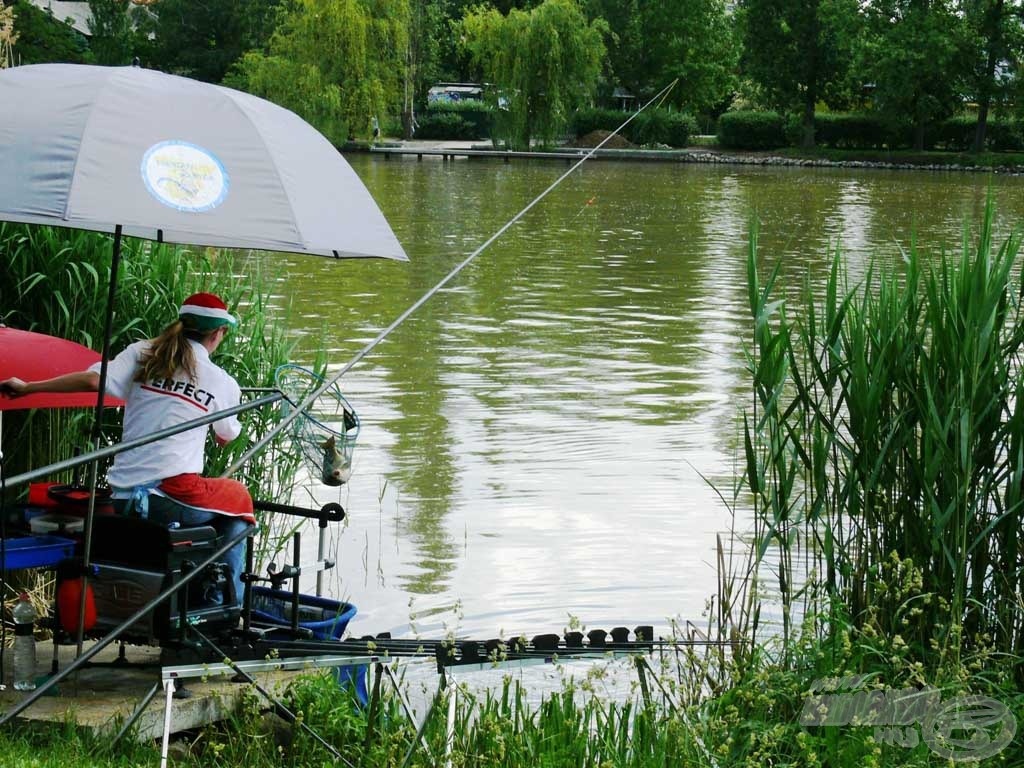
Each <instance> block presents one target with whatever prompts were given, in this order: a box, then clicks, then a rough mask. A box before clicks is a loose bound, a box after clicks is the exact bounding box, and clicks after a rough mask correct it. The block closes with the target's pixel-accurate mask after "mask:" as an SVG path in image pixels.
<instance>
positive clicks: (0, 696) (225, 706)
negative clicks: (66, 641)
mask: <svg viewBox="0 0 1024 768" xmlns="http://www.w3.org/2000/svg"><path fill="white" fill-rule="evenodd" d="M86 648H88V644H87V645H86ZM75 650H76V649H75V646H74V645H67V646H59V658H58V664H59V665H60V666H59V668H64V667H65V666H67V665H69V664H70V663H71V661H72V660H73V659H74V655H75ZM36 651H37V652H36V657H37V659H38V665H37V671H38V676H39V677H43V676H45V675H47V674H49V672H50V668H51V663H52V658H53V644H52V643H50V642H40V643H38V644H37V648H36ZM12 654H13V651H12V649H11V648H7V649H6V651H5V657H4V661H5V666H6V667H7V668H8V669H9V668H10V665H11V664H12ZM117 655H118V650H117V647H116V644H114V645H111V646H108V647H107V648H105V649H103V650H102V651H100V652H99V653H98V654H97V655H96V657H95V658H94V659H93V661H94V662H97V663H96V664H87V665H86V666H85V667H84V668H83V669H81V670H80V671H78V672H75V673H72V674H71V675H70V676H69V677H68V679H67V680H64V681H62V682H61V683H59V684H58V685H57V692H56V693H55V694H54V695H52V696H51V695H44V696H42V697H41V698H40V699H39V700H38V701H36V702H35V703H34V704H32V706H30V707H29V708H28V709H26V710H25V711H24V712H22V713H21V714H20V715H19V716H18V718H16V720H17V719H20V720H22V721H24V722H39V723H58V724H63V723H68V722H73V723H75V724H77V725H78V726H79V727H82V728H88V729H91V730H93V731H95V732H97V733H102V734H109V735H114V734H116V733H117V732H118V731H119V729H120V727H121V723H122V722H124V721H125V720H126V719H127V718H128V717H129V716H130V715H131V714H132V712H134V711H135V709H136V707H137V706H138V705H139V704H140V702H142V700H143V699H144V698H145V697H146V694H147V693H149V692H150V691H151V689H152V688H153V686H154V685H157V686H159V685H160V681H161V668H160V666H159V660H160V649H159V648H155V647H150V646H131V645H130V646H126V654H125V657H126V660H127V661H128V662H129V663H128V664H123V665H114V666H109V664H110V662H114V661H115V660H116V659H117ZM143 665H147V666H143ZM296 674H298V673H297V672H280V671H275V672H260V673H256V674H253V677H254V678H256V680H257V682H258V683H259V684H260V685H261V686H262V687H263V688H265V689H266V690H267V691H268V692H270V693H271V694H272V695H274V696H275V697H277V696H280V695H281V694H282V693H283V691H284V689H285V687H286V686H287V685H288V683H289V682H291V681H292V680H293V679H294V678H295V676H296ZM6 678H7V679H6V680H5V682H6V683H7V686H6V688H5V689H4V690H3V691H0V711H3V712H6V711H7V710H9V709H10V708H11V707H12V706H13V705H15V704H17V702H19V701H20V700H21V699H23V698H24V697H25V696H27V695H28V693H27V692H24V691H16V690H14V688H13V687H12V686H11V685H10V679H9V678H10V675H9V673H8V674H7V675H6ZM232 678H233V675H228V674H222V675H216V674H214V675H211V676H209V677H208V678H205V679H195V680H189V681H187V688H188V691H189V692H190V693H191V696H190V697H189V698H181V699H179V698H175V699H174V700H173V706H172V708H171V729H170V732H171V733H177V732H179V731H183V730H189V729H193V728H199V727H202V726H204V725H208V724H210V723H213V722H216V721H218V720H223V719H224V718H226V717H228V716H229V715H230V714H231V713H232V712H233V711H234V709H235V706H236V704H237V702H238V700H239V698H240V697H241V696H242V694H243V692H244V691H245V689H246V688H247V687H248V686H247V685H246V684H245V683H238V682H233V681H232ZM164 702H165V696H164V694H163V690H162V689H161V690H160V691H158V692H157V694H156V696H155V697H154V698H153V699H152V700H151V701H150V702H149V704H148V706H147V707H146V709H145V711H144V712H143V713H142V715H141V716H140V717H139V719H138V721H137V723H136V724H135V734H136V736H137V738H138V739H139V740H140V741H146V740H150V739H159V738H160V737H161V736H162V734H163V729H164Z"/></svg>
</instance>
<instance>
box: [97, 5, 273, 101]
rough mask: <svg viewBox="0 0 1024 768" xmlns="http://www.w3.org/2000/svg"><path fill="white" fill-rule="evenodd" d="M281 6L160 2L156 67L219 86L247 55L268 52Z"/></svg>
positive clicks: (155, 53)
mask: <svg viewBox="0 0 1024 768" xmlns="http://www.w3.org/2000/svg"><path fill="white" fill-rule="evenodd" d="M112 1H116V0H104V2H112ZM279 5H280V0H247V2H241V3H240V2H238V1H237V0H206V1H205V2H202V3H195V2H191V0H158V2H157V3H156V5H155V9H156V13H157V23H156V30H155V34H156V44H155V50H154V51H153V53H152V55H153V57H154V61H153V62H152V63H153V65H155V66H156V67H157V68H159V69H164V70H167V71H169V72H173V73H174V74H179V75H185V76H187V77H193V78H195V79H197V80H202V81H204V82H208V83H219V82H221V81H222V80H223V79H224V77H225V76H226V74H227V72H228V70H229V68H230V67H231V66H232V64H234V63H235V62H236V61H238V59H239V58H240V57H241V56H242V54H243V53H245V52H246V51H247V50H262V49H263V46H264V45H265V44H266V41H267V39H268V37H269V35H270V34H271V32H272V24H273V23H274V21H275V19H276V14H277V8H278V6H279Z"/></svg>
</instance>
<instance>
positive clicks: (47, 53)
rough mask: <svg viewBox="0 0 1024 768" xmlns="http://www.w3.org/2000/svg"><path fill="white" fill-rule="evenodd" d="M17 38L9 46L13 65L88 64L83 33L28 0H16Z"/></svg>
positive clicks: (87, 52) (90, 57) (86, 44)
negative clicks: (55, 62) (52, 62)
mask: <svg viewBox="0 0 1024 768" xmlns="http://www.w3.org/2000/svg"><path fill="white" fill-rule="evenodd" d="M11 7H13V8H14V15H15V17H16V19H17V20H16V21H15V25H16V29H17V32H18V41H17V42H16V43H15V44H14V45H13V46H12V48H11V57H12V59H13V61H14V64H15V65H19V64H44V63H46V62H51V61H59V62H67V63H69V64H89V63H91V62H92V55H91V53H90V52H89V47H88V43H87V42H86V39H85V37H84V36H83V35H82V34H80V33H79V32H77V31H75V29H74V27H72V26H71V25H70V24H68V23H67V22H66V21H64V20H63V19H55V18H54V17H53V16H52V15H51V14H49V13H47V12H46V11H43V10H40V9H39V8H36V7H35V6H34V5H32V3H30V2H28V0H15V2H14V4H13V5H12V6H11Z"/></svg>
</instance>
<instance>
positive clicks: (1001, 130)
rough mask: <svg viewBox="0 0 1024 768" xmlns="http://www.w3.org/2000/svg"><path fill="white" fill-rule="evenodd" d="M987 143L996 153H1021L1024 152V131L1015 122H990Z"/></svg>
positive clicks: (986, 132)
mask: <svg viewBox="0 0 1024 768" xmlns="http://www.w3.org/2000/svg"><path fill="white" fill-rule="evenodd" d="M985 142H986V144H988V148H989V149H991V150H994V151H996V152H1020V151H1021V150H1024V131H1021V125H1020V123H1018V122H1016V121H1015V120H989V121H988V124H987V125H986V126H985Z"/></svg>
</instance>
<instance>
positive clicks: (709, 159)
mask: <svg viewBox="0 0 1024 768" xmlns="http://www.w3.org/2000/svg"><path fill="white" fill-rule="evenodd" d="M339 151H341V152H342V153H349V152H352V153H368V154H384V155H386V156H387V155H390V154H396V155H399V154H400V155H415V156H418V157H419V158H420V159H422V156H423V155H436V156H442V157H443V158H444V159H446V160H447V159H448V158H449V157H455V156H461V157H473V156H475V155H477V153H479V155H480V156H482V157H490V158H498V157H503V158H505V160H506V162H507V161H508V160H510V159H520V160H522V159H537V160H545V159H550V160H562V161H563V162H564V161H565V160H566V159H567V156H572V157H576V156H578V157H583V156H584V155H586V154H587V152H589V151H590V148H587V147H572V146H568V145H566V146H560V147H557V148H554V149H552V150H544V151H531V152H522V151H520V152H516V151H509V150H500V149H495V148H494V147H493V145H491V144H490V143H482V142H480V141H454V140H453V141H425V140H410V141H400V140H392V141H383V142H379V143H378V144H376V145H372V144H371V143H370V142H349V143H347V144H345V145H344V146H342V147H341V148H340V150H339ZM592 159H595V160H611V161H615V160H619V161H643V162H675V163H694V164H703V165H748V166H749V165H753V166H772V167H789V168H840V169H855V170H861V169H876V170H889V171H947V172H953V173H992V174H998V175H1001V176H1020V175H1024V165H1016V164H1007V165H977V164H969V163H963V162H927V161H921V160H912V159H910V158H907V159H903V160H895V161H893V160H880V159H876V158H865V159H863V160H858V159H842V160H834V159H830V158H825V157H807V156H804V157H799V156H789V155H780V154H773V153H771V152H724V151H720V150H715V149H708V148H706V147H688V148H685V149H640V148H634V149H599V150H597V151H596V152H595V153H594V155H593V158H592Z"/></svg>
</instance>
